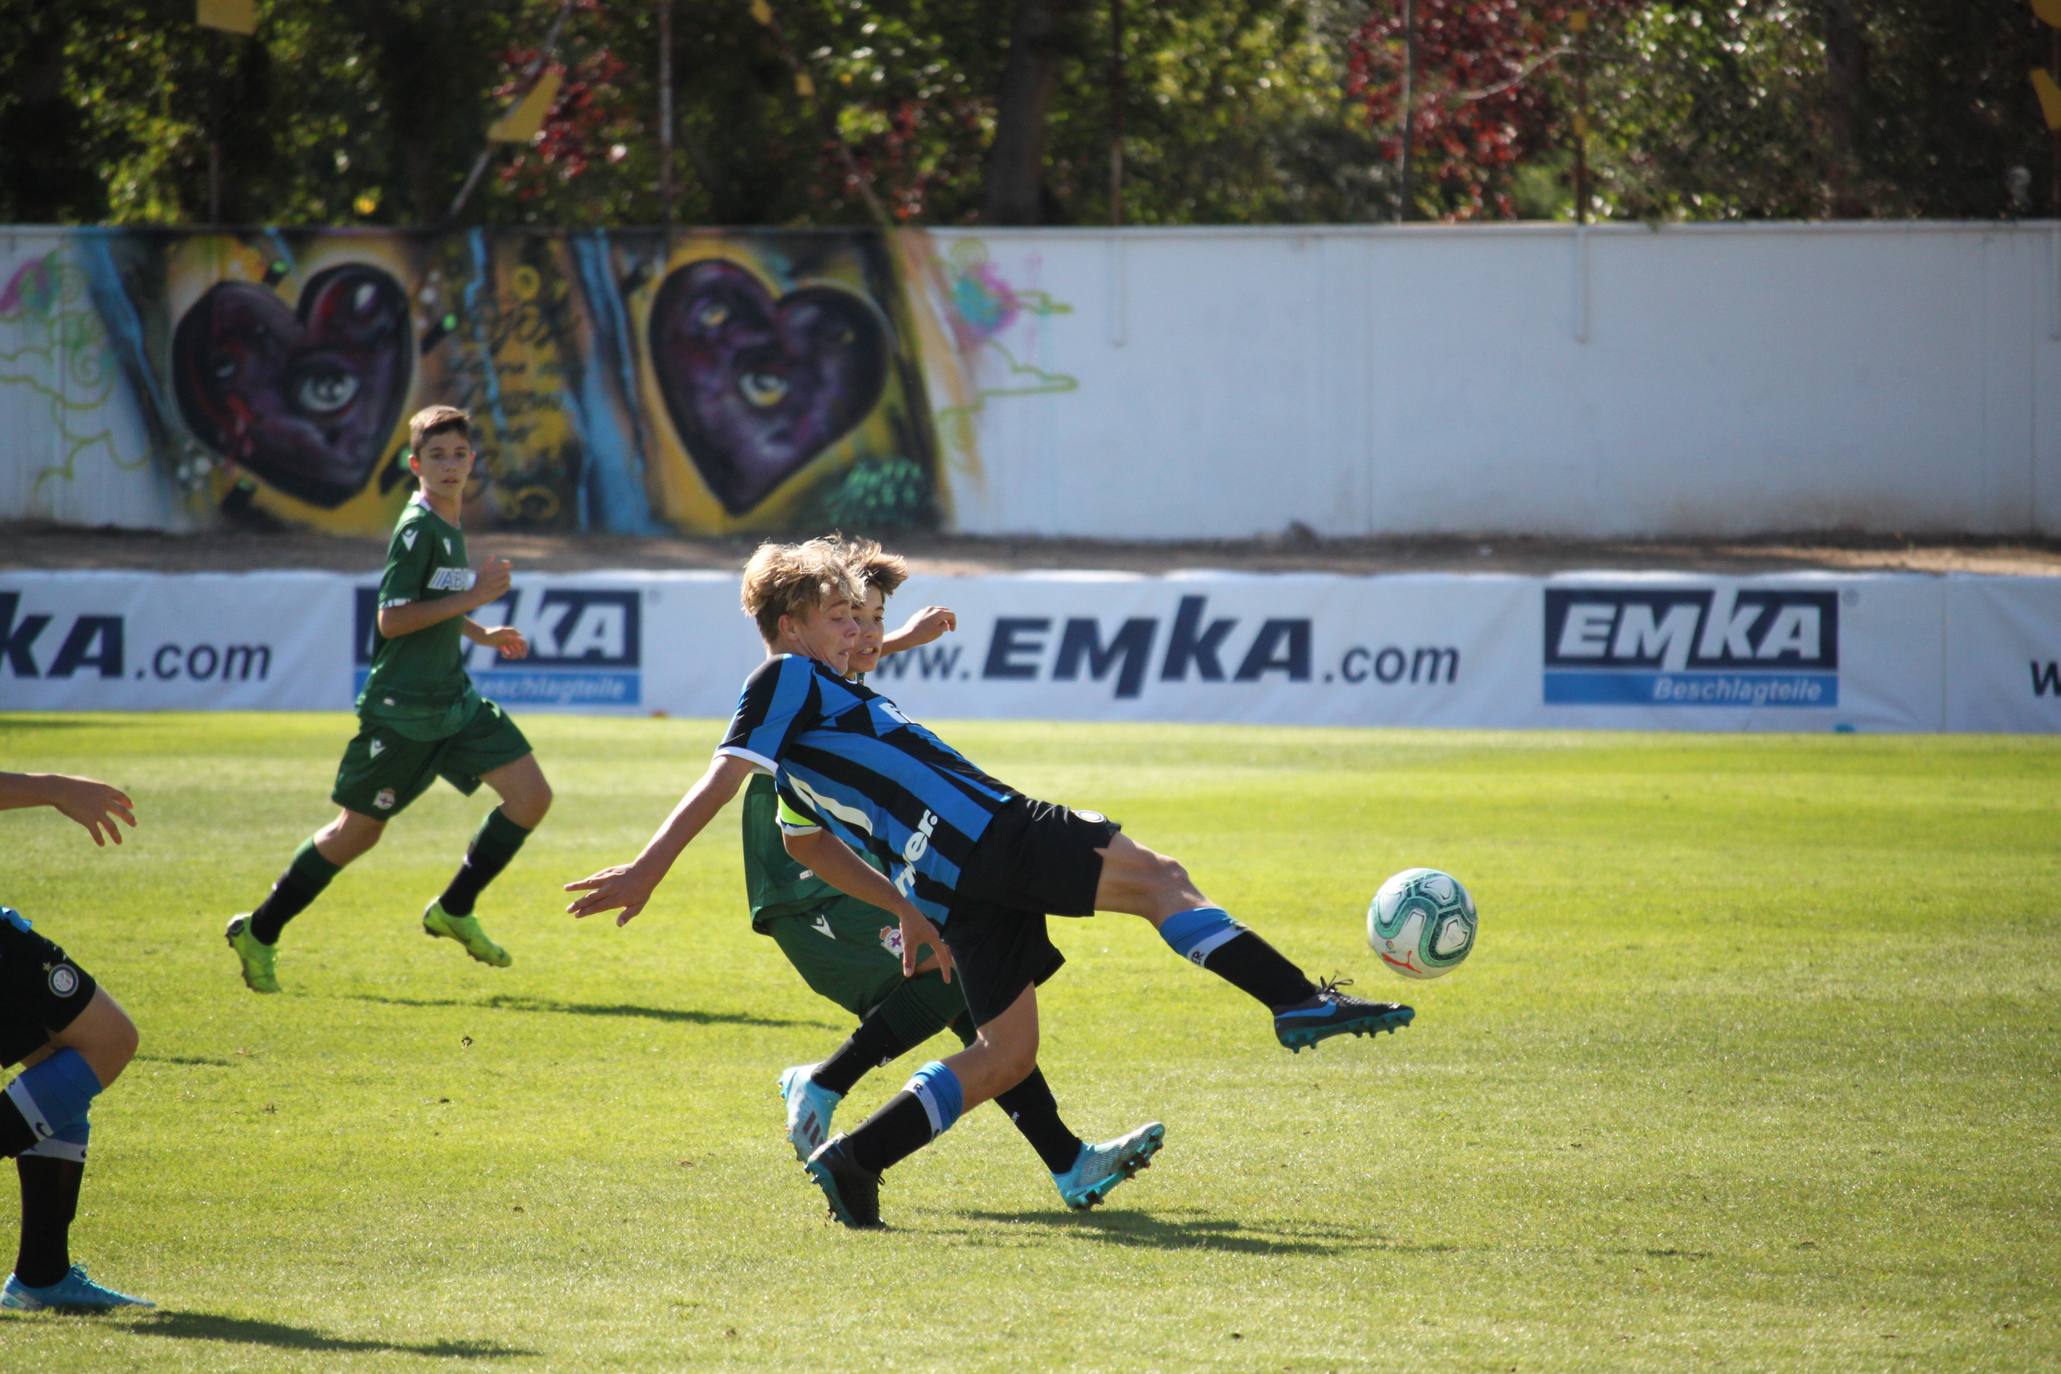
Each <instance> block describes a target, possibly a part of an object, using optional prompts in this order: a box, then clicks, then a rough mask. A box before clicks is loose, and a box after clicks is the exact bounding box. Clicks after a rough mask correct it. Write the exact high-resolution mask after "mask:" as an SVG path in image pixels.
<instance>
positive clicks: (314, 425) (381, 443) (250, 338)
mask: <svg viewBox="0 0 2061 1374" xmlns="http://www.w3.org/2000/svg"><path fill="white" fill-rule="evenodd" d="M413 366H414V364H413V360H412V358H411V357H410V347H409V339H408V298H407V296H406V295H405V294H403V293H402V291H401V288H400V286H399V285H398V284H397V283H396V282H395V281H394V279H393V278H392V277H390V276H388V275H387V274H386V273H384V272H382V271H380V270H379V269H378V268H376V267H363V266H350V267H331V268H328V269H326V270H324V271H322V272H319V273H317V274H316V275H315V276H313V277H311V278H310V279H309V280H308V284H307V286H306V287H305V288H304V289H303V290H302V291H301V298H300V306H299V309H298V310H297V311H296V310H289V309H288V308H287V307H286V303H285V302H284V301H282V300H280V299H279V297H278V296H277V295H275V294H274V293H273V292H272V291H270V290H268V289H266V288H264V287H261V286H257V285H254V284H252V283H250V282H218V283H217V284H215V285H214V286H211V287H209V288H208V290H207V294H205V295H203V296H202V297H201V298H200V299H199V300H198V301H195V302H194V303H193V308H192V309H191V310H188V311H187V312H186V314H185V316H184V318H182V319H181V320H180V321H179V327H178V329H177V330H175V331H174V332H173V335H172V376H173V382H174V387H175V389H176V391H177V393H178V397H179V411H180V413H181V414H183V415H184V416H185V417H186V423H187V425H188V426H189V427H190V428H191V429H192V430H193V432H194V434H195V435H196V436H198V437H199V438H200V440H201V441H202V442H203V443H205V444H207V445H208V446H209V447H210V448H212V449H214V450H215V451H216V452H217V453H220V454H221V455H222V456H223V457H225V458H228V459H230V460H232V461H234V462H236V463H239V464H241V465H242V466H243V467H245V468H247V469H249V470H250V471H251V472H253V473H255V474H257V475H258V476H259V477H262V478H263V479H264V480H265V481H267V482H270V483H271V484H272V485H273V486H275V487H278V488H279V489H280V490H281V491H284V492H286V493H288V494H289V495H292V496H297V497H299V498H300V499H301V500H303V501H308V502H311V503H313V504H314V505H317V506H323V507H335V506H340V505H342V504H343V503H344V502H345V501H348V500H349V499H350V498H351V497H352V496H355V495H356V494H357V493H358V492H359V491H360V490H361V489H362V488H363V487H364V485H365V481H366V479H367V478H368V477H370V476H371V475H372V470H373V468H374V467H375V466H377V464H378V462H379V459H380V456H381V454H382V453H383V451H384V450H385V447H386V442H387V437H388V436H389V435H390V434H392V433H393V428H394V422H395V421H396V420H397V419H398V418H399V417H400V411H401V403H402V401H403V400H404V399H405V398H406V397H407V394H408V382H409V377H410V374H411V373H412V371H413Z"/></svg>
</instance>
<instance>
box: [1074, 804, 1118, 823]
mask: <svg viewBox="0 0 2061 1374" xmlns="http://www.w3.org/2000/svg"><path fill="white" fill-rule="evenodd" d="M1072 810H1073V814H1074V815H1076V816H1079V817H1080V818H1081V819H1082V820H1084V821H1086V822H1087V823H1088V824H1089V825H1102V824H1104V823H1106V822H1107V821H1108V820H1109V817H1107V816H1105V815H1103V814H1102V813H1101V812H1100V811H1083V810H1081V809H1080V808H1079V807H1074V808H1072Z"/></svg>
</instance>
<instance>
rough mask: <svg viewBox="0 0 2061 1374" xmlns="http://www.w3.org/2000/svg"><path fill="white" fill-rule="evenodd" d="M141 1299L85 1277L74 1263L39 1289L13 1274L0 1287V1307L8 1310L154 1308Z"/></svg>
mask: <svg viewBox="0 0 2061 1374" xmlns="http://www.w3.org/2000/svg"><path fill="white" fill-rule="evenodd" d="M155 1306H157V1304H156V1303H154V1302H150V1301H148V1300H147V1299H144V1298H132V1297H130V1296H129V1295H128V1294H127V1293H117V1292H115V1290H114V1289H112V1288H107V1287H104V1286H102V1285H101V1284H97V1283H95V1282H93V1280H91V1279H89V1278H87V1277H86V1268H85V1266H84V1265H79V1264H75V1265H73V1266H72V1267H71V1270H70V1272H68V1273H67V1274H66V1275H65V1276H64V1277H63V1278H61V1279H59V1280H58V1281H57V1282H56V1283H53V1284H49V1285H47V1286H45V1287H42V1288H31V1287H29V1286H28V1285H27V1284H25V1283H23V1282H22V1281H21V1280H20V1279H18V1278H16V1277H15V1276H14V1275H12V1274H9V1275H8V1276H7V1286H6V1287H5V1288H0V1307H4V1308H6V1309H7V1310H8V1311H10V1312H44V1311H51V1312H106V1311H108V1310H110V1309H112V1308H116V1307H155Z"/></svg>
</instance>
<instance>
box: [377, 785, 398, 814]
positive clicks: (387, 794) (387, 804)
mask: <svg viewBox="0 0 2061 1374" xmlns="http://www.w3.org/2000/svg"><path fill="white" fill-rule="evenodd" d="M372 804H373V805H374V806H376V807H378V808H379V809H380V810H382V811H391V810H393V809H394V789H393V788H391V787H382V788H380V789H379V795H378V796H376V797H374V798H373V799H372Z"/></svg>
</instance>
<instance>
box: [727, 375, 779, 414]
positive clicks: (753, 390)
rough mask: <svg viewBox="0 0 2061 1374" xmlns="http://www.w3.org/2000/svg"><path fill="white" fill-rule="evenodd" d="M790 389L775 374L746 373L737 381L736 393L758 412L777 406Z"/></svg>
mask: <svg viewBox="0 0 2061 1374" xmlns="http://www.w3.org/2000/svg"><path fill="white" fill-rule="evenodd" d="M791 389H792V388H791V387H790V386H789V385H788V381H787V379H786V378H785V377H783V376H781V375H780V374H779V373H777V372H747V373H745V374H744V375H742V376H741V377H739V378H738V379H737V390H738V393H739V394H740V395H742V396H743V397H744V399H745V400H746V401H748V402H750V403H751V404H752V405H755V406H757V407H758V408H759V409H760V410H766V409H769V408H771V407H773V406H777V405H779V404H780V403H781V402H782V401H784V400H786V399H787V393H788V392H789V391H790V390H791Z"/></svg>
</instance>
